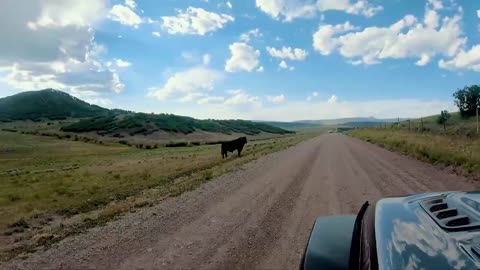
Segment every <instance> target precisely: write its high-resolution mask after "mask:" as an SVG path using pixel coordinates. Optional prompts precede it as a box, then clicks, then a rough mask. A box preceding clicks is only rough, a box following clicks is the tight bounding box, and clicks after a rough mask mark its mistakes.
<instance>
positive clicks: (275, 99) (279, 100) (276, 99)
mask: <svg viewBox="0 0 480 270" xmlns="http://www.w3.org/2000/svg"><path fill="white" fill-rule="evenodd" d="M267 100H268V101H270V102H272V103H283V102H285V95H284V94H281V95H278V96H267Z"/></svg>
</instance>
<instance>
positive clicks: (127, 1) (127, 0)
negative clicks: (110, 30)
mask: <svg viewBox="0 0 480 270" xmlns="http://www.w3.org/2000/svg"><path fill="white" fill-rule="evenodd" d="M125 5H127V6H128V7H129V8H131V9H135V8H136V7H137V3H135V0H125Z"/></svg>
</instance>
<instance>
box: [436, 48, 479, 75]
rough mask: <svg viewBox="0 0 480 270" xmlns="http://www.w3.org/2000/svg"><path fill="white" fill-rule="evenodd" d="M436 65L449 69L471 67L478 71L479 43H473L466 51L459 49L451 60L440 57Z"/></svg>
mask: <svg viewBox="0 0 480 270" xmlns="http://www.w3.org/2000/svg"><path fill="white" fill-rule="evenodd" d="M438 65H439V67H441V68H445V69H449V70H458V69H471V70H473V71H477V72H480V45H475V46H473V47H472V48H471V49H470V50H468V51H465V50H461V51H460V52H459V53H458V54H457V55H456V56H455V57H454V58H453V59H451V60H447V61H446V60H444V59H441V60H440V61H439V62H438Z"/></svg>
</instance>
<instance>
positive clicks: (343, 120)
mask: <svg viewBox="0 0 480 270" xmlns="http://www.w3.org/2000/svg"><path fill="white" fill-rule="evenodd" d="M402 120H405V119H403V118H400V121H402ZM397 121H398V118H385V119H382V118H375V117H350V118H338V119H321V120H299V121H294V122H295V123H305V124H317V125H341V124H352V123H357V122H358V123H385V122H386V123H393V122H397Z"/></svg>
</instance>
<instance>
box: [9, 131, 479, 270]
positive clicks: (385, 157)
mask: <svg viewBox="0 0 480 270" xmlns="http://www.w3.org/2000/svg"><path fill="white" fill-rule="evenodd" d="M478 187H479V185H478V184H475V183H472V182H471V181H469V180H467V179H465V178H463V177H459V176H456V175H452V174H448V173H446V172H444V171H441V170H439V169H437V168H435V167H434V166H431V165H428V164H425V163H422V162H419V161H416V160H413V159H411V158H408V157H404V156H401V155H399V154H395V153H391V152H389V151H387V150H385V149H382V148H379V147H377V146H374V145H371V144H368V143H365V142H362V141H360V140H357V139H353V138H350V137H347V136H345V135H341V134H328V135H323V136H320V137H317V138H314V139H311V140H309V141H306V142H304V143H302V144H299V145H297V146H295V147H291V148H289V149H287V150H284V151H281V152H277V153H274V154H271V155H268V156H265V157H262V158H260V159H258V160H256V161H254V162H251V163H249V164H247V165H244V166H243V167H242V168H241V169H240V170H238V171H237V172H234V173H230V174H227V175H224V176H222V177H219V178H217V179H214V180H212V181H210V182H208V183H206V184H204V185H203V186H201V187H200V188H198V189H197V190H195V191H192V192H189V193H185V194H183V195H181V196H179V197H177V198H170V199H167V200H165V201H163V202H162V203H160V204H158V205H156V206H153V207H149V208H144V209H141V210H139V211H138V212H136V213H130V214H128V215H126V216H124V217H121V218H120V219H118V220H116V221H113V222H110V223H109V224H107V225H106V226H103V227H99V228H94V229H92V230H90V231H89V232H87V233H85V234H82V235H77V236H75V237H71V238H68V239H65V240H64V241H62V242H60V243H59V244H58V245H57V246H56V247H53V248H51V249H50V250H48V251H46V252H39V253H36V254H33V255H32V256H30V257H29V258H27V259H24V260H20V259H16V260H13V261H11V262H9V263H7V264H4V265H2V266H0V268H5V269H92V268H94V269H266V268H268V269H295V268H297V267H298V265H299V262H300V258H301V255H302V252H303V249H304V248H305V244H306V241H307V238H308V235H309V231H310V228H311V226H312V222H313V221H314V219H315V218H316V217H317V216H319V215H331V214H350V213H356V212H357V210H358V209H359V207H360V206H361V204H362V203H363V202H364V201H365V200H375V199H379V198H381V197H385V196H392V195H405V194H410V193H420V192H427V191H445V190H471V189H474V188H478Z"/></svg>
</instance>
